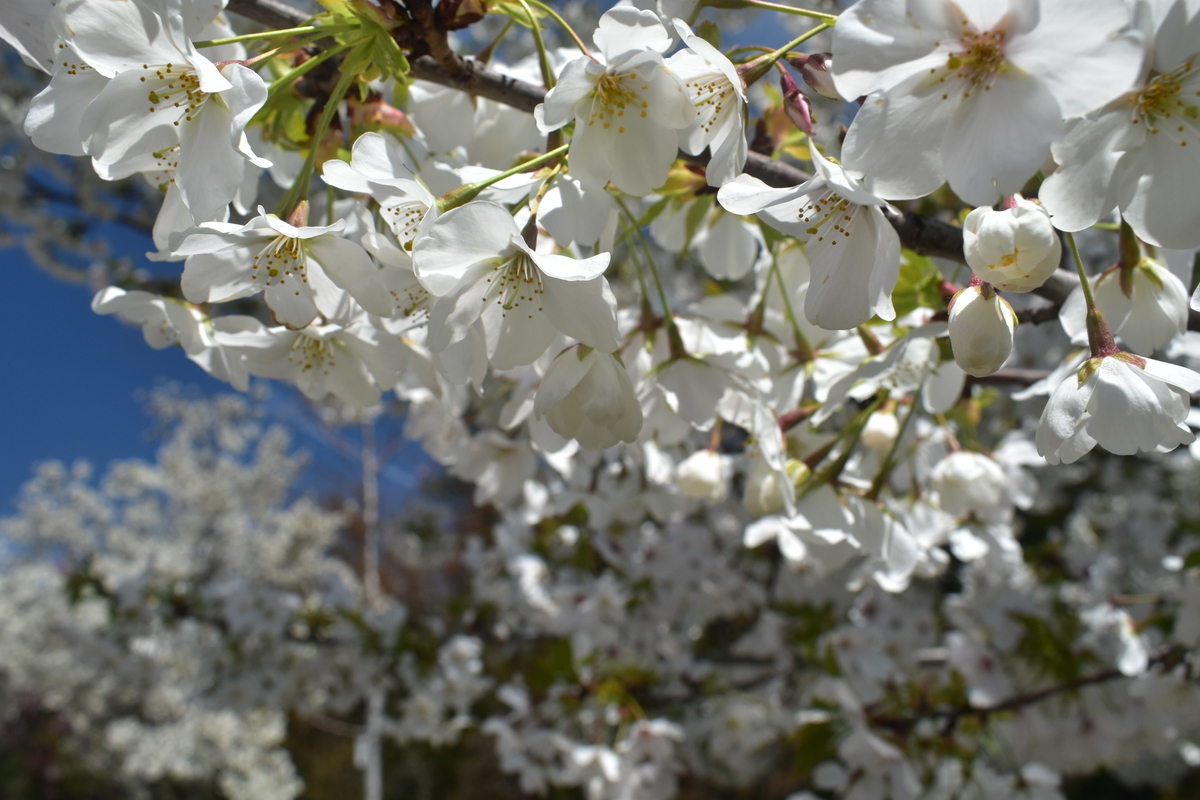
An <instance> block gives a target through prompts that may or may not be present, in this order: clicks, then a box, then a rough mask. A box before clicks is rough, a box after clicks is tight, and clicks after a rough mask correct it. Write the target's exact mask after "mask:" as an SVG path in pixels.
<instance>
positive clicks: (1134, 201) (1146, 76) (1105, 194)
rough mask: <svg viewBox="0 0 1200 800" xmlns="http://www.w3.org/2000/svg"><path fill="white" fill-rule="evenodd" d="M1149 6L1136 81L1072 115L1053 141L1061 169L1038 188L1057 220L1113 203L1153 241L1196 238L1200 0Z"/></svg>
mask: <svg viewBox="0 0 1200 800" xmlns="http://www.w3.org/2000/svg"><path fill="white" fill-rule="evenodd" d="M1139 8H1140V11H1141V12H1143V13H1145V14H1147V15H1149V16H1150V17H1151V20H1149V21H1148V22H1149V23H1150V24H1148V25H1147V28H1148V29H1149V30H1148V36H1147V40H1146V45H1147V60H1148V63H1147V65H1146V68H1145V69H1144V70H1143V72H1142V74H1141V78H1140V85H1139V86H1138V87H1137V88H1135V89H1133V90H1132V91H1129V92H1127V93H1123V94H1122V96H1121V97H1119V98H1117V99H1115V100H1113V101H1112V102H1110V103H1108V104H1107V105H1105V106H1104V107H1103V108H1101V109H1099V110H1097V111H1094V112H1093V113H1090V114H1088V115H1087V116H1086V117H1083V118H1081V119H1077V120H1074V121H1072V122H1071V123H1070V124H1069V126H1068V128H1067V131H1066V135H1065V136H1064V137H1063V138H1062V140H1061V141H1059V142H1057V143H1055V145H1054V147H1053V153H1054V160H1055V161H1056V162H1058V165H1059V166H1058V169H1056V170H1055V172H1054V173H1053V174H1052V175H1050V177H1049V178H1047V179H1046V182H1045V183H1044V184H1043V186H1042V187H1041V190H1040V192H1039V195H1040V197H1041V198H1042V200H1043V201H1044V202H1045V203H1046V206H1047V208H1049V209H1050V213H1051V216H1052V217H1053V219H1054V224H1055V226H1056V227H1058V228H1060V229H1062V230H1067V231H1078V230H1083V229H1084V228H1087V227H1089V226H1091V225H1093V224H1095V223H1096V222H1098V221H1099V220H1100V219H1101V218H1102V217H1103V216H1104V215H1105V214H1107V213H1108V212H1109V211H1112V209H1113V208H1114V207H1117V208H1120V210H1121V216H1122V218H1124V219H1125V220H1126V221H1127V222H1128V223H1129V224H1130V225H1131V226H1132V227H1133V229H1134V231H1135V232H1136V233H1137V235H1138V237H1139V238H1141V239H1143V240H1145V241H1147V242H1150V243H1151V244H1154V245H1157V246H1160V247H1167V248H1171V249H1176V250H1181V249H1186V248H1190V247H1195V246H1196V245H1197V244H1200V210H1198V209H1197V205H1196V203H1195V202H1193V201H1192V200H1191V197H1192V196H1193V191H1194V187H1195V186H1196V183H1197V181H1200V152H1197V147H1200V121H1198V118H1197V113H1196V109H1197V108H1198V107H1200V106H1198V98H1197V95H1196V93H1197V91H1200V61H1198V57H1200V7H1197V6H1196V5H1195V3H1190V2H1187V0H1162V1H1160V2H1153V3H1150V2H1146V3H1142V4H1140V7H1139Z"/></svg>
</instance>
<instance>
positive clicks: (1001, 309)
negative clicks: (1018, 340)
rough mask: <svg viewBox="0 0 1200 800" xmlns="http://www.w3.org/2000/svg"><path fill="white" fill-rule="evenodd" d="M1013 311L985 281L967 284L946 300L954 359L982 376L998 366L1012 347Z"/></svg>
mask: <svg viewBox="0 0 1200 800" xmlns="http://www.w3.org/2000/svg"><path fill="white" fill-rule="evenodd" d="M1016 324H1017V314H1016V312H1015V311H1013V307H1012V306H1010V305H1009V304H1008V301H1007V300H1005V299H1004V298H1003V297H1001V296H1000V295H998V294H996V292H995V291H993V290H991V289H990V287H988V286H987V284H983V285H979V286H968V287H967V288H966V289H963V290H962V291H961V292H959V293H958V294H956V295H954V299H952V300H951V301H950V344H951V345H952V346H953V348H954V362H955V363H956V364H958V366H959V367H961V368H962V371H963V372H965V373H967V374H968V375H974V376H975V377H976V378H982V377H984V376H985V375H991V374H992V373H993V372H995V371H996V370H998V369H1000V367H1001V365H1003V364H1004V362H1005V361H1007V360H1008V356H1009V354H1010V353H1012V347H1013V328H1014V327H1015V326H1016Z"/></svg>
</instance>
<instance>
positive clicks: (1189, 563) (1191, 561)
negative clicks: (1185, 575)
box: [1183, 550, 1200, 569]
mask: <svg viewBox="0 0 1200 800" xmlns="http://www.w3.org/2000/svg"><path fill="white" fill-rule="evenodd" d="M1197 567H1200V550H1193V551H1192V552H1190V553H1188V554H1187V558H1185V559H1184V560H1183V568H1184V569H1195V568H1197Z"/></svg>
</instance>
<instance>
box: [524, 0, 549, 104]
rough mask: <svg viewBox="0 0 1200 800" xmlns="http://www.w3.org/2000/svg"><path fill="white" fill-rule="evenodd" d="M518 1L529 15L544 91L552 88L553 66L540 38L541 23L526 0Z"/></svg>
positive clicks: (544, 44)
mask: <svg viewBox="0 0 1200 800" xmlns="http://www.w3.org/2000/svg"><path fill="white" fill-rule="evenodd" d="M518 2H520V4H521V8H523V9H525V13H526V14H528V15H529V30H531V31H533V43H534V45H535V46H536V47H537V53H538V64H539V66H541V68H542V83H544V84H546V91H550V90H551V89H553V88H554V68H553V67H551V66H550V54H549V53H548V52H546V41H545V40H544V39H542V23H540V22H538V18H537V17H535V16H534V15H533V9H532V8H530V7H529V3H528V2H526V0H518Z"/></svg>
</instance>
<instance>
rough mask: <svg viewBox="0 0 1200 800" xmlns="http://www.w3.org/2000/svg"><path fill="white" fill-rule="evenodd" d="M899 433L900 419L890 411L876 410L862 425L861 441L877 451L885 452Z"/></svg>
mask: <svg viewBox="0 0 1200 800" xmlns="http://www.w3.org/2000/svg"><path fill="white" fill-rule="evenodd" d="M899 435H900V420H898V419H896V415H895V414H893V413H892V412H891V411H876V412H875V413H874V414H872V415H871V417H870V418H869V419H868V420H867V424H866V425H865V426H864V427H863V432H862V443H863V444H865V445H866V446H867V447H869V448H871V449H872V450H874V451H875V452H877V453H886V452H887V451H888V450H890V449H891V448H892V443H893V442H895V441H896V437H897V436H899Z"/></svg>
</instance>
